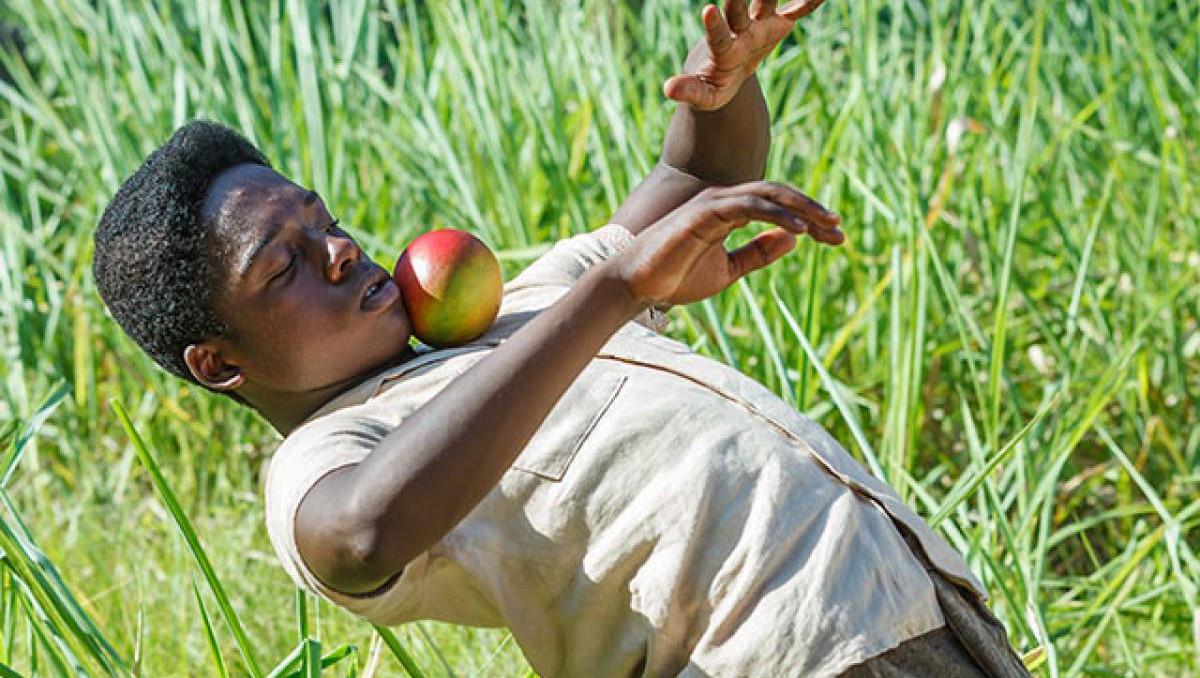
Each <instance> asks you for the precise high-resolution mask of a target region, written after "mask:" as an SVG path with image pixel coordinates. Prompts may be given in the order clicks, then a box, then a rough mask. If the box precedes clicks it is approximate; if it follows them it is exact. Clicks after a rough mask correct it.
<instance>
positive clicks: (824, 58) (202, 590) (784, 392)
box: [0, 0, 1200, 678]
mask: <svg viewBox="0 0 1200 678" xmlns="http://www.w3.org/2000/svg"><path fill="white" fill-rule="evenodd" d="M701 7H702V3H700V2H682V1H667V0H645V1H644V2H632V1H629V0H626V1H624V2H620V3H615V2H600V1H593V0H558V1H554V0H527V1H526V2H522V3H508V2H500V1H499V0H443V1H441V2H430V3H420V2H415V1H409V2H403V1H401V0H391V1H388V2H383V3H382V6H376V5H375V4H373V3H372V4H368V3H366V2H363V1H361V0H347V1H343V2H337V3H317V2H308V3H305V2H304V0H271V1H270V2H267V1H263V2H254V3H245V5H244V6H243V3H231V2H221V1H219V0H215V1H214V0H200V1H198V2H162V3H152V2H149V1H148V0H142V1H135V0H105V1H102V2H89V1H86V0H10V1H9V2H7V3H5V4H4V5H3V6H0V21H2V22H3V25H4V27H5V30H3V31H2V32H0V33H2V35H3V37H4V41H5V42H4V47H3V51H2V52H0V54H2V59H3V67H4V69H3V70H4V72H5V79H4V80H2V81H0V106H2V107H3V115H2V116H0V181H2V182H3V184H2V188H3V191H2V192H0V349H2V350H3V353H2V354H0V380H2V384H3V386H2V388H0V451H3V453H4V456H3V457H2V458H0V504H2V505H3V506H2V507H0V549H2V550H3V553H4V557H3V558H2V559H0V678H4V677H8V676H11V675H22V676H31V675H39V676H68V675H74V676H78V675H106V674H109V673H112V674H116V675H142V676H154V677H157V676H201V675H205V676H220V675H229V676H266V675H268V674H270V673H271V672H272V669H273V667H275V666H276V665H277V664H280V663H281V662H284V660H285V659H287V658H288V657H289V656H290V657H292V658H293V659H295V660H296V661H294V662H292V663H291V664H288V665H287V666H285V669H284V670H283V671H282V672H280V673H279V674H277V675H285V674H287V673H289V672H292V671H296V672H300V671H303V672H302V673H297V674H296V675H318V674H319V673H321V672H320V669H319V667H318V662H316V661H312V660H309V659H305V658H313V657H317V656H318V655H328V656H329V658H330V659H331V660H337V661H336V662H335V663H333V664H332V665H331V666H329V667H328V668H326V669H324V671H323V675H326V676H352V675H353V676H366V675H378V676H383V675H394V676H402V675H406V673H405V670H404V669H402V668H401V666H400V660H399V657H401V656H406V657H410V659H409V661H410V663H411V665H412V667H413V668H412V670H413V671H416V672H417V673H415V674H414V675H417V674H423V675H425V676H430V677H434V676H457V677H459V678H467V677H469V676H501V677H513V678H521V677H522V676H527V675H532V673H530V672H529V670H528V667H527V666H526V664H525V662H524V660H523V659H522V657H521V654H520V652H519V650H518V649H517V647H516V645H515V643H513V642H512V640H511V638H510V637H509V636H507V634H506V633H505V632H504V631H503V630H499V629H495V630H479V629H462V628H457V627H452V626H448V625H443V624H437V623H433V622H428V623H419V624H412V625H408V626H404V627H399V628H396V629H394V630H393V631H394V635H393V636H391V637H389V638H388V640H389V642H388V643H381V641H380V638H381V636H379V635H377V634H376V632H375V631H374V630H373V629H372V628H371V627H370V626H369V625H367V624H366V623H364V622H362V621H360V620H357V619H355V618H353V617H351V616H350V615H348V614H347V613H344V612H342V611H340V610H339V609H336V608H333V607H331V606H329V605H327V604H324V603H318V601H317V599H316V598H314V597H311V596H303V595H297V593H296V589H295V588H294V587H293V586H292V584H291V582H290V580H288V579H287V577H286V575H285V574H284V573H283V571H282V569H280V567H279V566H278V565H277V564H276V562H275V557H274V554H273V552H272V551H271V548H270V545H269V543H268V541H267V536H266V531H265V528H264V525H263V517H262V505H261V492H260V481H261V477H260V472H261V470H262V468H263V463H264V461H265V460H266V459H267V458H268V456H269V455H270V454H271V451H272V449H273V447H274V445H275V443H276V440H277V438H276V436H275V434H274V433H273V432H272V431H271V430H270V429H269V427H268V426H267V425H266V424H265V423H264V422H263V421H260V420H259V419H257V418H256V417H255V416H254V415H252V414H251V413H249V412H248V411H241V410H239V409H237V408H236V407H235V406H234V405H233V404H232V403H231V402H229V401H228V400H227V399H224V398H218V397H215V396H212V395H209V394H207V393H205V392H203V391H201V390H199V389H197V388H195V387H190V386H188V385H186V384H184V383H183V382H181V381H177V380H174V379H173V378H171V377H169V376H168V375H167V374H166V373H165V372H163V371H160V370H159V369H158V368H156V367H155V366H154V365H153V363H152V362H151V361H150V359H149V358H147V357H145V356H144V355H142V353H141V352H140V351H139V350H138V349H137V347H136V346H135V345H134V344H133V343H132V342H131V341H129V340H128V339H126V337H125V336H124V335H123V334H122V333H121V331H120V329H119V328H118V327H117V326H116V324H115V323H114V322H113V321H112V320H111V319H110V318H109V317H108V316H107V315H106V313H105V310H104V308H103V305H102V304H101V302H100V300H99V298H98V297H97V295H96V291H95V287H94V284H93V281H92V279H91V269H90V266H91V247H92V240H91V235H92V230H93V228H94V227H95V225H96V223H97V221H98V219H99V215H100V212H101V211H102V210H103V208H104V206H105V205H106V204H107V201H108V199H109V198H110V197H111V195H112V194H113V192H114V191H115V190H116V187H117V186H118V185H119V183H120V182H121V180H122V179H123V178H124V177H125V176H127V175H128V174H130V173H132V172H133V170H134V169H135V168H136V167H137V166H138V164H139V163H140V162H141V160H142V158H143V157H144V156H145V155H146V154H147V153H149V152H150V151H151V150H153V149H154V148H155V147H156V146H158V145H159V144H161V143H162V142H163V141H165V140H166V138H167V137H168V136H169V135H170V134H171V132H172V131H173V130H174V129H175V128H176V127H177V126H178V125H180V124H181V123H183V122H184V121H186V120H188V119H190V118H193V117H197V116H204V117H211V118H215V119H218V120H221V121H223V122H225V123H227V124H229V125H231V126H234V127H236V128H237V129H239V130H241V131H242V132H243V133H244V134H246V135H247V136H248V137H249V138H251V140H253V141H255V142H256V143H257V144H258V145H259V146H260V147H261V148H262V149H263V150H264V152H265V153H266V154H267V156H268V157H269V158H270V160H271V161H272V162H273V163H274V165H275V166H276V168H277V169H279V170H280V171H281V172H282V173H284V174H285V175H287V176H289V177H291V178H293V179H294V180H296V181H297V182H300V183H302V184H306V185H308V186H311V187H313V188H315V189H317V190H318V191H320V193H321V194H322V195H323V196H324V197H325V199H326V200H327V201H328V203H329V206H330V210H331V212H332V213H333V214H334V216H337V217H340V218H341V220H342V224H343V226H344V227H346V228H347V230H349V231H351V232H352V233H353V234H355V235H357V236H358V237H359V239H360V242H362V243H363V244H364V247H365V248H366V249H367V250H368V252H369V253H370V254H371V255H372V256H373V257H375V258H376V259H377V260H379V261H381V263H383V264H384V265H385V266H389V267H390V265H391V264H392V263H393V262H394V261H395V259H396V257H397V256H398V254H399V252H400V250H401V249H402V248H403V246H404V245H405V244H406V243H407V242H408V241H409V240H410V239H411V238H413V237H415V236H416V235H417V234H419V233H422V232H424V231H426V230H428V229H432V228H439V227H453V228H461V229H465V230H470V231H471V232H473V233H475V234H477V235H478V236H480V237H481V238H482V239H483V240H484V241H485V242H487V243H488V245H489V246H491V247H492V248H493V249H494V250H495V251H496V252H497V253H498V254H499V255H500V257H501V261H502V265H503V268H504V274H505V278H506V279H510V278H512V277H513V276H514V275H515V274H516V273H517V272H518V271H520V270H521V268H522V267H523V266H525V265H526V264H528V263H529V261H531V259H532V258H533V257H536V256H537V255H538V254H540V253H541V252H543V251H545V250H546V249H547V248H548V247H549V245H550V244H551V243H553V242H554V241H555V240H557V239H559V238H563V237H566V236H569V235H572V234H575V233H580V232H583V231H586V230H589V229H592V228H596V227H598V226H601V225H603V224H604V223H605V222H606V220H607V218H608V216H609V215H610V214H611V213H612V211H613V210H614V209H615V208H616V207H617V205H618V204H619V203H620V201H621V200H622V199H623V198H624V196H625V195H627V194H628V192H629V191H630V190H631V189H632V187H633V186H634V185H635V184H636V183H637V182H638V181H639V180H640V179H641V178H642V177H643V176H644V175H645V174H646V173H647V172H648V171H649V169H650V168H651V167H652V166H653V164H654V162H655V161H656V159H657V157H658V151H659V148H660V145H661V143H662V137H663V133H664V131H665V129H666V125H667V122H668V119H669V116H670V113H671V111H672V110H673V106H674V103H673V102H670V101H668V100H666V99H665V98H664V97H663V96H662V94H661V84H662V81H663V80H665V79H666V78H667V77H668V76H670V75H673V74H674V73H676V72H677V69H678V67H679V65H680V64H681V63H682V60H683V57H684V55H685V53H686V51H687V48H688V47H689V45H690V44H692V43H693V42H694V41H695V40H697V39H699V38H700V36H701V26H700V21H699V12H700V9H701ZM759 79H760V82H761V84H762V87H763V91H764V93H765V94H766V98H767V101H768V105H769V107H770V110H771V114H772V120H773V145H772V149H771V155H770V160H769V165H768V169H767V178H768V179H772V180H778V181H785V182H789V183H792V184H795V185H796V186H798V187H800V188H801V189H803V190H805V191H807V192H809V193H810V194H811V195H813V196H814V197H816V198H817V199H818V200H820V201H821V202H822V203H823V204H825V205H828V206H829V207H831V208H833V209H835V210H836V211H838V212H839V213H840V214H841V215H842V218H843V229H844V230H845V231H846V233H847V236H848V238H849V241H848V242H847V243H846V245H844V246H843V247H841V248H838V249H827V248H820V247H816V246H813V245H812V244H811V243H810V242H809V241H807V240H802V241H801V243H800V245H799V246H798V247H797V249H796V251H795V252H794V253H792V254H789V255H788V256H787V257H785V258H784V259H782V260H781V261H779V262H777V263H776V264H775V265H773V266H772V267H770V268H768V269H766V270H764V271H760V272H757V273H754V274H751V275H750V276H749V277H747V278H745V279H743V280H741V281H739V282H738V283H737V284H735V285H734V286H733V287H731V288H730V289H728V290H726V291H725V292H723V293H722V294H720V295H719V296H717V297H714V298H713V299H710V300H708V301H706V302H703V303H700V304H695V305H692V306H687V307H680V308H676V309H674V310H673V311H672V312H671V313H672V321H671V325H670V327H669V329H668V333H669V335H670V336H672V337H673V338H676V339H678V340H680V341H683V342H685V343H687V344H689V345H691V346H692V347H693V348H694V349H695V350H696V351H697V352H700V353H702V354H705V355H709V356H712V357H713V358H715V359H717V360H721V361H725V362H727V363H730V364H732V365H734V366H736V367H737V368H738V369H740V370H742V371H743V372H745V373H747V374H749V375H751V376H753V377H754V378H756V379H758V380H760V381H761V382H762V383H764V384H766V385H767V386H768V387H769V388H771V389H772V390H774V391H775V392H777V393H778V394H779V395H780V396H781V397H782V398H784V399H785V400H787V401H788V402H791V403H794V404H795V406H796V407H798V408H799V409H801V410H802V411H803V412H805V413H807V414H808V415H809V416H810V417H812V418H814V419H815V420H817V421H819V422H820V423H822V424H823V425H825V426H826V427H828V428H829V429H830V430H831V431H832V432H833V433H834V435H835V436H836V437H837V438H838V439H839V440H841V441H843V443H844V444H845V445H846V446H847V447H848V448H849V449H850V450H851V451H852V452H853V453H854V454H855V456H856V457H858V458H859V459H860V460H862V461H863V463H864V464H865V465H867V466H868V468H870V469H872V470H873V471H875V472H876V473H878V474H880V475H881V476H883V477H884V478H885V479H886V480H887V481H888V482H889V483H891V485H892V486H893V487H895V488H896V490H897V491H898V492H899V493H900V494H901V496H902V497H904V498H905V499H906V501H907V502H908V503H909V504H910V505H912V506H913V507H914V508H916V509H917V510H918V512H919V513H921V514H922V515H923V516H924V517H926V518H927V519H928V520H929V521H930V522H931V523H933V524H935V525H936V526H937V527H938V529H939V530H940V531H941V532H942V534H944V535H945V537H946V538H947V539H948V540H949V541H950V543H951V544H953V545H954V546H955V547H956V548H957V549H959V550H960V551H961V552H963V553H964V554H966V555H967V558H968V561H969V562H970V564H971V566H972V568H973V569H974V570H975V572H977V573H978V574H979V575H980V577H981V578H982V579H983V581H984V582H985V583H986V584H987V586H988V588H989V589H990V591H991V592H992V601H993V604H992V607H993V609H994V610H995V612H996V614H997V615H998V616H999V617H1000V618H1001V619H1002V620H1003V621H1004V622H1005V624H1006V625H1007V626H1008V628H1009V629H1010V635H1011V638H1012V640H1013V643H1014V645H1015V646H1016V647H1017V648H1018V649H1019V650H1020V651H1021V652H1022V653H1025V654H1026V658H1027V662H1028V663H1029V664H1030V665H1031V666H1033V667H1035V674H1036V675H1038V676H1047V677H1050V676H1054V677H1058V676H1062V677H1067V678H1072V677H1076V676H1169V677H1176V676H1194V675H1200V658H1198V652H1200V650H1198V645H1200V622H1197V621H1195V617H1196V613H1197V608H1198V606H1200V597H1198V593H1197V585H1198V584H1200V559H1198V558H1197V551H1200V470H1198V469H1200V428H1198V427H1197V426H1196V424H1197V414H1198V412H1200V400H1198V398H1200V321H1198V316H1200V274H1198V271H1200V226H1198V223H1200V179H1198V178H1197V174H1198V173H1200V152H1198V148H1197V139H1198V138H1200V122H1198V121H1200V103H1198V102H1200V92H1198V91H1197V87H1198V85H1200V2H1198V1H1196V0H1179V1H1175V2H1168V1H1165V0H1144V1H1139V0H1126V1H1120V0H1069V1H1065V0H1064V1H1049V0H1043V1H1041V2H1015V1H1007V0H959V1H958V2H946V1H945V0H934V1H930V2H916V1H915V0H910V1H904V0H894V1H890V2H885V1H880V2H851V1H849V0H829V2H828V3H827V4H826V5H825V6H824V7H822V8H821V9H820V10H819V11H818V12H816V13H815V14H814V15H812V16H811V17H809V18H808V19H806V20H804V21H802V22H801V25H800V26H799V27H798V29H797V30H796V32H795V33H794V35H793V36H792V38H791V39H789V40H788V41H786V42H785V43H784V44H783V45H782V46H781V47H780V49H779V50H778V51H777V52H776V53H775V54H774V55H772V56H771V57H769V58H768V59H767V61H766V62H764V64H763V66H762V68H761V70H760V72H759ZM760 228H761V227H751V228H748V229H744V230H742V231H740V232H738V233H736V234H735V235H734V237H732V238H731V240H730V246H731V247H732V246H734V245H737V244H740V243H741V242H744V241H745V240H747V239H748V237H749V236H750V235H752V234H753V233H754V232H757V231H758V230H759V229H760ZM114 403H119V405H114ZM120 406H123V407H124V409H125V410H127V411H128V415H129V420H130V423H131V425H132V428H131V429H127V428H126V427H124V426H123V425H122V420H121V417H120V416H119V412H120ZM130 430H136V431H137V432H138V433H139V434H140V436H141V437H142V439H144V441H145V449H144V450H139V449H138V448H137V447H136V446H135V442H134V441H135V439H134V438H133V437H131V435H130ZM159 471H161V475H156V473H158V472H159ZM156 479H157V480H158V481H160V482H157V483H156ZM172 498H173V499H172ZM176 501H177V504H176V503H175V502H176ZM173 508H175V509H177V510H178V516H184V517H185V518H184V519H183V521H181V520H179V519H178V518H176V517H173V515H176V514H175V513H173V512H172V509H173ZM193 526H194V531H193ZM181 527H182V528H183V529H182V530H181V529H180V528H181ZM184 535H187V536H189V537H193V538H194V539H195V541H194V542H189V541H188V540H187V539H185V536H184ZM195 544H202V546H203V550H204V552H205V553H206V554H207V559H208V560H207V561H205V562H206V563H208V565H207V566H206V568H202V567H200V566H199V564H198V561H197V559H196V557H195V553H196V552H197V551H196V550H195ZM293 652H295V653H294V654H289V653H293ZM6 667H11V669H9V668H6ZM418 667H419V668H418ZM372 672H373V673H372ZM273 675H274V674H273Z"/></svg>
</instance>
